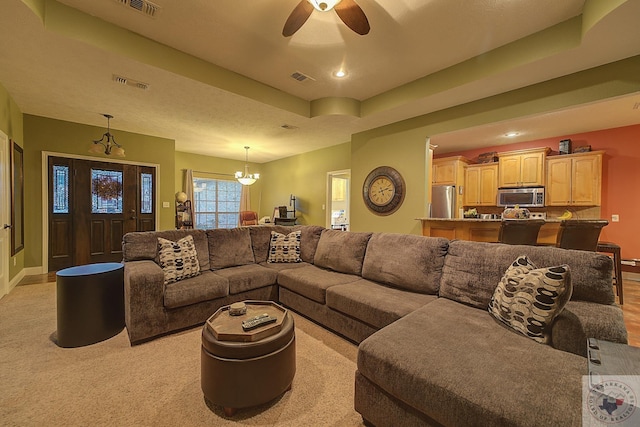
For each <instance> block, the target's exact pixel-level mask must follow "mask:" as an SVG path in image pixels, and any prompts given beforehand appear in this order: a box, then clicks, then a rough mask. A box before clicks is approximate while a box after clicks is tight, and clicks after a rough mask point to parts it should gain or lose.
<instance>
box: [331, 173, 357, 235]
mask: <svg viewBox="0 0 640 427" xmlns="http://www.w3.org/2000/svg"><path fill="white" fill-rule="evenodd" d="M350 204H351V170H350V169H345V170H340V171H332V172H327V217H326V224H327V225H326V227H327V228H330V229H333V230H344V231H349V218H350V211H349V207H350Z"/></svg>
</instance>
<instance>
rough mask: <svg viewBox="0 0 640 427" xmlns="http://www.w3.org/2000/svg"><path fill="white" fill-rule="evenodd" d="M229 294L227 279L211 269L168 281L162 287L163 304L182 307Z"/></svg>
mask: <svg viewBox="0 0 640 427" xmlns="http://www.w3.org/2000/svg"><path fill="white" fill-rule="evenodd" d="M227 295H229V281H228V280H227V279H225V278H223V277H220V276H216V275H215V274H213V272H212V271H211V270H207V271H203V272H202V273H201V274H200V275H198V276H195V277H191V278H189V279H185V280H181V281H179V282H175V283H170V284H168V285H166V286H165V289H164V306H165V307H167V308H176V307H184V306H186V305H190V304H196V303H199V302H202V301H209V300H213V299H216V298H222V297H225V296H227Z"/></svg>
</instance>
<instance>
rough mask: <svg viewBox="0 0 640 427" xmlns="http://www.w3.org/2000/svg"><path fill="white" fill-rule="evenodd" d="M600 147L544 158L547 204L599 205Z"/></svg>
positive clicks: (600, 191)
mask: <svg viewBox="0 0 640 427" xmlns="http://www.w3.org/2000/svg"><path fill="white" fill-rule="evenodd" d="M603 154H604V152H603V151H592V152H586V153H578V154H565V155H560V156H553V157H550V158H549V159H547V187H546V191H545V192H546V194H545V205H546V206H600V199H601V193H602V155H603Z"/></svg>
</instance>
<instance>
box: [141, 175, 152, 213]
mask: <svg viewBox="0 0 640 427" xmlns="http://www.w3.org/2000/svg"><path fill="white" fill-rule="evenodd" d="M140 212H141V213H143V214H145V213H146V214H150V213H153V175H152V174H150V173H141V174H140Z"/></svg>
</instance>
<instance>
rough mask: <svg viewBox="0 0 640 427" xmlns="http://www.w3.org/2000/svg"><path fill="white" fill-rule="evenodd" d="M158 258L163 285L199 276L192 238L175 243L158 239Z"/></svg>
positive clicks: (185, 238) (198, 266) (187, 237)
mask: <svg viewBox="0 0 640 427" xmlns="http://www.w3.org/2000/svg"><path fill="white" fill-rule="evenodd" d="M158 256H159V259H160V267H162V271H163V272H164V284H165V285H168V284H169V283H173V282H177V281H179V280H182V279H186V278H188V277H193V276H197V275H198V274H200V263H199V262H198V254H197V253H196V246H195V244H194V243H193V236H186V237H183V238H182V239H180V240H178V241H177V242H172V241H171V240H167V239H163V238H162V237H158Z"/></svg>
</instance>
